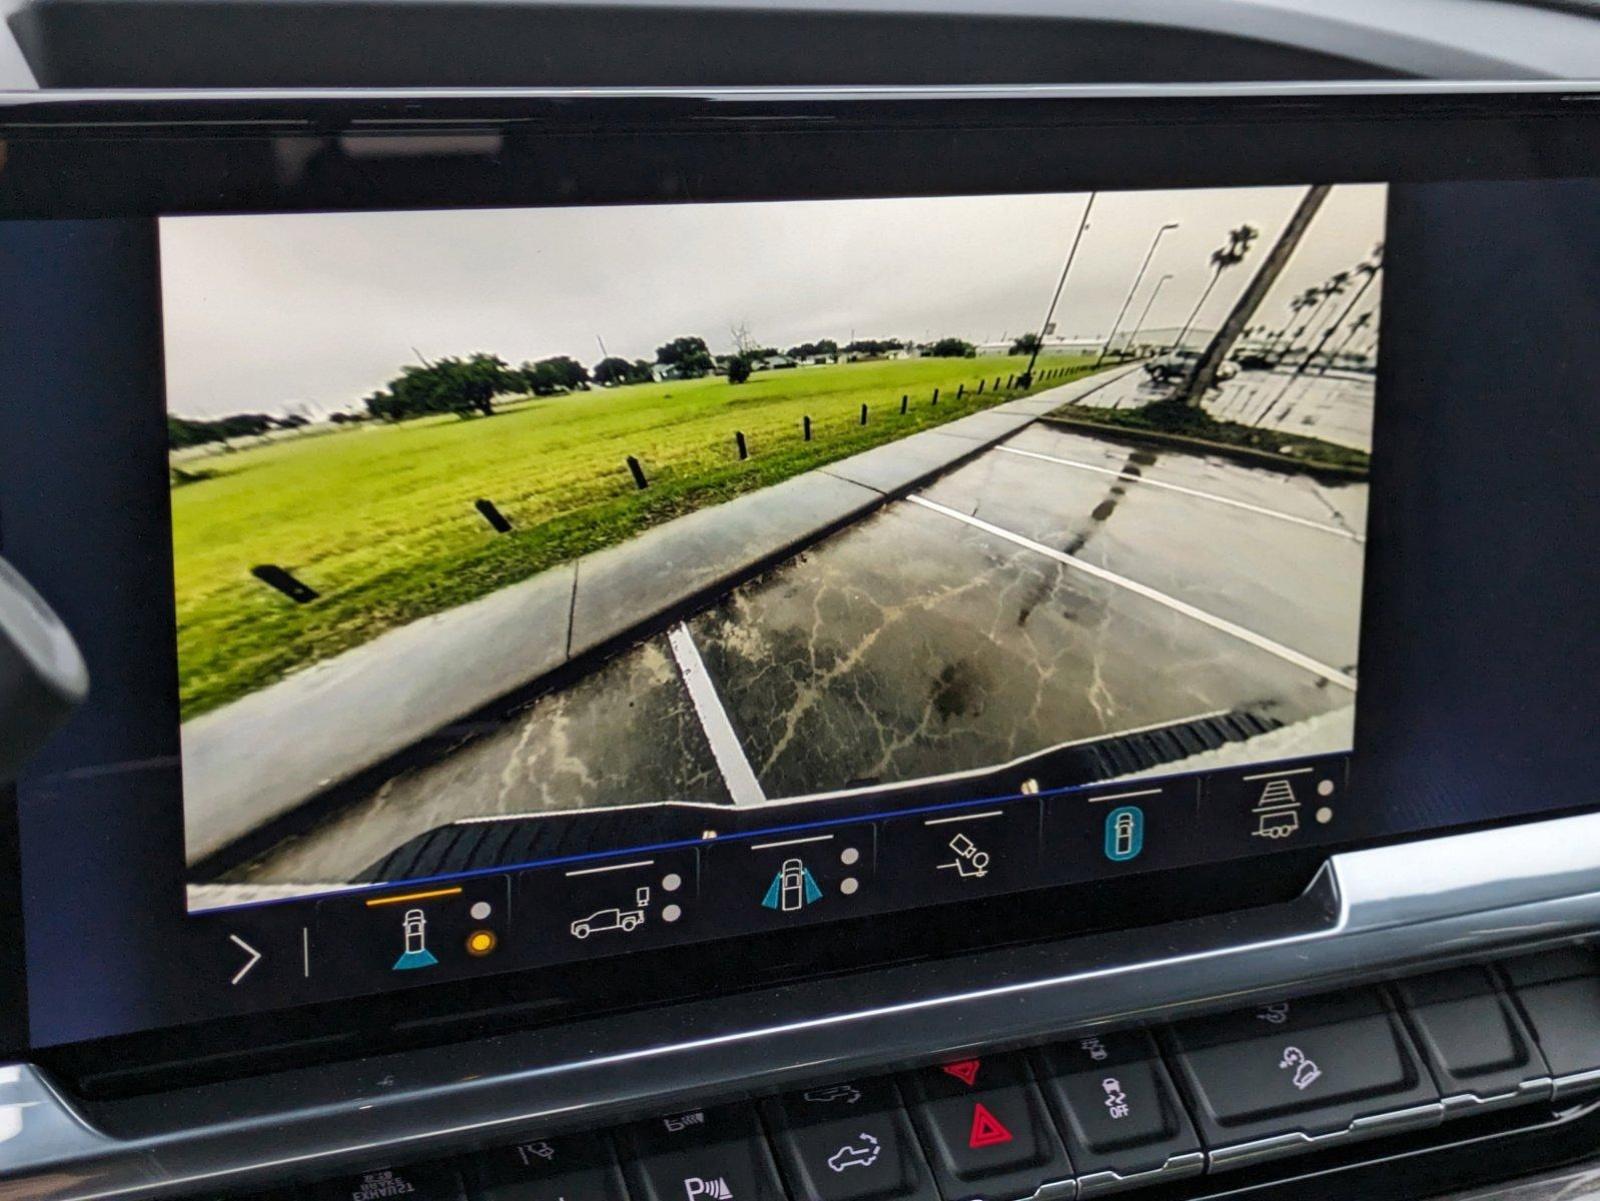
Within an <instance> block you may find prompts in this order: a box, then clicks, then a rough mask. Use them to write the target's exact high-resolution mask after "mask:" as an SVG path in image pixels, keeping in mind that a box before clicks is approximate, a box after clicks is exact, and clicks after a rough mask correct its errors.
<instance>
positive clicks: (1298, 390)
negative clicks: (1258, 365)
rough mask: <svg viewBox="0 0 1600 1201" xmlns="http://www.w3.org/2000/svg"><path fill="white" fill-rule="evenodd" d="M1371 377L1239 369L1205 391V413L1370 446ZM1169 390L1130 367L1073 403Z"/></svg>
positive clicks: (1115, 403)
mask: <svg viewBox="0 0 1600 1201" xmlns="http://www.w3.org/2000/svg"><path fill="white" fill-rule="evenodd" d="M1373 390H1374V389H1373V377H1372V376H1370V375H1358V374H1353V373H1349V372H1332V371H1330V372H1328V373H1327V374H1326V375H1318V374H1317V373H1316V372H1315V371H1310V372H1307V373H1305V374H1303V375H1298V376H1297V375H1295V374H1294V373H1293V372H1292V371H1289V370H1280V371H1241V372H1240V373H1239V374H1238V375H1236V376H1234V378H1233V379H1231V380H1226V381H1224V382H1223V383H1222V384H1220V385H1218V387H1217V388H1216V390H1215V391H1213V392H1211V393H1210V394H1209V395H1208V396H1207V397H1206V404H1205V408H1206V411H1207V412H1208V413H1210V414H1211V415H1212V416H1213V417H1216V418H1217V419H1219V420H1221V421H1236V422H1238V423H1239V424H1241V425H1262V426H1265V427H1266V428H1269V429H1279V430H1283V431H1284V432H1285V433H1290V434H1300V435H1302V436H1303V437H1307V438H1321V439H1323V440H1324V441H1326V442H1332V443H1335V444H1336V445H1339V446H1347V447H1351V448H1353V449H1355V450H1364V451H1368V452H1369V453H1370V452H1371V450H1372V398H1373ZM1170 391H1171V386H1170V385H1167V384H1157V383H1155V382H1154V381H1152V380H1151V379H1150V377H1149V375H1148V374H1146V373H1145V372H1143V371H1134V372H1130V373H1129V374H1127V375H1124V376H1122V377H1121V378H1119V379H1117V380H1114V381H1113V382H1111V383H1110V384H1108V385H1107V386H1106V387H1104V388H1101V389H1099V390H1098V391H1096V392H1093V393H1090V394H1088V395H1087V396H1085V397H1084V398H1083V399H1082V400H1080V401H1078V402H1077V403H1079V404H1082V405H1086V406H1092V407H1100V408H1112V409H1131V408H1137V407H1139V406H1140V405H1144V404H1148V403H1149V402H1151V401H1152V400H1160V399H1162V398H1163V397H1165V396H1167V395H1168V394H1169V393H1170Z"/></svg>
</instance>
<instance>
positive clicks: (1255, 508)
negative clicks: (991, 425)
mask: <svg viewBox="0 0 1600 1201" xmlns="http://www.w3.org/2000/svg"><path fill="white" fill-rule="evenodd" d="M995 449H996V450H1003V451H1005V452H1006V454H1008V455H1021V456H1023V457H1024V458H1028V459H1043V460H1044V461H1045V462H1046V463H1059V464H1060V465H1061V466H1063V467H1076V468H1078V469H1079V470H1081V471H1093V472H1096V473H1098V474H1100V475H1111V476H1115V477H1116V478H1117V479H1119V480H1131V481H1133V482H1136V483H1140V484H1144V485H1146V486H1148V487H1151V488H1161V489H1164V490H1165V491H1167V492H1181V493H1182V494H1183V495H1184V496H1194V497H1198V498H1199V499H1201V500H1209V501H1211V502H1213V503H1215V504H1219V505H1227V506H1228V507H1229V508H1233V509H1244V510H1245V511H1246V512H1249V513H1260V514H1261V515H1262V516H1263V517H1275V518H1277V519H1278V520H1279V521H1290V522H1293V523H1294V524H1295V525H1303V526H1305V527H1306V528H1307V529H1313V530H1321V531H1322V532H1323V533H1324V534H1335V535H1337V536H1338V537H1340V538H1348V539H1350V540H1351V541H1352V542H1357V543H1364V542H1365V541H1366V538H1365V537H1363V536H1362V535H1361V534H1357V533H1356V532H1355V531H1353V530H1347V529H1344V528H1342V527H1340V526H1336V525H1326V524H1324V523H1323V522H1320V521H1312V520H1310V519H1309V518H1306V517H1296V516H1295V515H1294V514H1293V513H1284V512H1280V511H1279V510H1277V509H1268V508H1264V507H1262V506H1261V505H1252V504H1249V503H1248V502H1246V501H1242V500H1234V499H1233V498H1232V497H1228V496H1218V495H1217V494H1216V493H1214V492H1202V491H1200V490H1199V489H1198V488H1185V487H1183V485H1181V484H1169V483H1166V482H1165V481H1163V480H1153V479H1151V478H1150V477H1149V476H1147V475H1130V474H1128V473H1127V472H1126V471H1118V470H1115V469H1114V468H1111V467H1096V466H1095V465H1094V464H1093V463H1080V462H1078V461H1077V460H1076V459H1062V458H1057V457H1056V456H1055V455H1046V454H1040V453H1039V452H1038V451H1036V450H1020V449H1018V448H1017V447H1015V446H997V447H995Z"/></svg>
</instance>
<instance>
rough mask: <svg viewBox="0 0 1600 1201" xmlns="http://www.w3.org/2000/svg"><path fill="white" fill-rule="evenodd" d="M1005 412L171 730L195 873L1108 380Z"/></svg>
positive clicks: (566, 574) (897, 446)
mask: <svg viewBox="0 0 1600 1201" xmlns="http://www.w3.org/2000/svg"><path fill="white" fill-rule="evenodd" d="M1126 370H1137V368H1136V367H1134V368H1129V369H1125V370H1124V371H1117V370H1115V369H1113V370H1111V371H1107V372H1103V373H1101V374H1099V375H1095V376H1090V377H1088V378H1086V379H1081V380H1075V381H1073V382H1072V383H1070V384H1065V385H1063V386H1061V387H1059V388H1051V389H1049V390H1047V391H1044V392H1040V393H1036V394H1034V395H1031V396H1027V397H1023V398H1021V399H1018V400H1012V401H1007V402H1005V403H1003V404H999V405H996V406H995V407H994V408H992V409H987V410H985V411H983V412H981V413H975V414H972V415H971V416H968V417H962V418H959V419H957V420H955V421H952V422H950V423H949V424H948V425H942V426H939V427H938V428H936V429H932V430H925V431H923V432H922V433H919V434H912V435H910V436H909V437H906V438H902V439H900V440H899V441H897V442H890V443H886V444H885V445H883V446H879V447H875V448H874V449H872V450H869V451H864V452H862V453H861V454H858V455H852V456H851V457H849V458H846V459H841V460H839V461H838V462H836V463H830V464H829V465H827V466H826V467H821V468H818V469H816V470H814V471H809V472H807V473H805V474H804V475H800V476H796V477H795V478H793V479H790V480H786V481H784V482H783V483H781V484H776V485H774V486H772V487H770V488H763V489H762V490H761V491H759V492H752V493H750V494H748V495H745V496H741V497H738V498H736V499H734V500H731V501H728V502H727V503H725V504H721V505H716V506H714V507H712V508H709V509H702V510H700V511H699V512H696V513H690V514H688V515H686V516H684V517H680V518H677V519H676V520H673V521H670V522H668V523H666V524H665V525H661V526H657V527H656V528H654V529H652V530H649V531H647V532H645V533H643V534H641V535H640V536H638V537H637V538H633V539H630V540H629V541H628V542H626V543H623V544H621V545H619V546H614V547H611V548H609V549H607V550H603V551H599V552H597V553H595V554H592V555H587V556H584V557H583V558H581V559H578V560H576V561H574V562H572V563H565V564H562V565H561V566H559V567H554V568H551V569H550V570H549V571H545V572H541V573H540V574H538V575H536V576H533V577H531V578H529V579H527V580H524V581H523V582H521V583H519V584H513V585H511V586H509V587H506V588H502V589H500V590H499V591H497V592H493V593H491V594H489V595H488V596H485V597H482V598H480V599H479V600H476V601H472V602H470V603H468V604H465V605H461V606H458V607H457V608H454V609H450V610H447V611H446V612H443V613H439V614H436V615H435V616H433V617H428V618H423V619H422V620H420V621H415V622H412V623H410V624H409V625H405V626H402V627H400V628H399V629H396V630H391V631H390V632H389V633H387V634H384V635H382V636H381V637H379V638H377V639H374V640H373V641H372V642H369V643H367V644H365V645H363V646H360V647H356V648H355V649H353V650H349V651H346V652H345V653H343V654H341V655H337V656H335V657H334V658H332V659H329V660H326V661H325V662H322V663H318V664H315V665H314V666H312V667H309V668H306V669H305V670H303V671H300V672H297V673H295V674H294V675H292V676H290V677H289V678H288V679H285V680H283V681H281V682H280V683H278V684H274V685H272V686H271V687H268V688H264V689H262V690H261V691H259V692H255V693H252V694H251V695H249V696H247V697H244V698H242V699H241V700H238V701H235V702H234V703H233V704H230V705H227V706H225V707H223V708H221V709H218V710H216V711H214V712H212V713H207V714H205V715H203V716H201V717H198V718H196V719H194V720H193V721H190V722H187V723H185V724H184V726H183V779H184V807H185V834H186V841H187V848H186V849H187V858H188V861H189V862H190V863H194V862H196V861H198V860H200V859H203V858H205V857H206V856H208V855H212V854H215V853H216V852H218V851H220V850H222V849H224V848H225V847H227V846H229V845H230V844H232V843H233V842H235V841H236V840H238V839H240V838H242V837H244V836H245V835H247V834H249V833H251V832H252V831H254V830H256V829H258V828H259V827H261V826H262V825H264V824H266V823H268V822H271V821H274V820H276V819H278V818H281V817H283V816H285V815H286V814H289V813H291V812H292V811H293V810H295V809H296V808H298V807H299V806H300V805H302V804H304V803H305V802H306V801H308V800H310V799H311V798H313V797H315V796H316V795H318V794H319V793H322V792H324V791H326V790H327V789H329V788H331V787H333V786H335V785H337V784H339V783H342V782H343V781H346V780H349V779H350V778H351V777H353V776H355V775H357V774H359V773H360V772H362V771H365V770H367V769H369V768H371V767H374V766H376V765H377V764H379V763H382V762H383V761H384V760H386V759H389V758H390V757H392V756H394V755H396V754H398V753H399V752H401V751H404V750H405V749H407V748H408V747H411V746H413V745H414V744H416V743H418V742H420V741H421V740H423V739H425V738H428V737H430V736H433V735H437V734H440V733H441V732H443V733H447V734H448V727H450V726H451V725H452V724H454V723H457V722H461V721H462V720H463V719H465V718H468V717H470V716H471V715H472V714H474V713H476V712H478V711H480V710H482V709H484V708H485V707H487V706H490V705H492V704H494V703H495V702H497V701H499V700H501V699H503V698H506V697H509V696H511V695H512V694H514V693H517V692H519V691H521V690H524V689H526V688H528V687H529V686H530V685H532V684H534V683H536V682H537V681H538V680H539V679H540V678H541V677H543V676H546V675H548V674H549V673H551V672H552V671H555V670H556V669H558V668H560V667H562V666H563V665H565V664H566V663H568V662H569V661H571V660H572V659H574V658H576V657H578V656H580V655H583V654H585V653H586V652H589V651H593V650H595V649H596V648H598V647H601V646H604V645H606V644H608V643H612V642H616V641H619V640H621V639H624V638H625V637H627V636H628V635H629V634H631V633H632V632H634V631H636V630H638V629H640V628H641V627H644V626H648V625H649V624H650V623H652V622H654V621H657V620H659V619H660V618H661V617H663V616H664V615H667V614H670V613H672V612H674V611H676V610H679V609H682V608H685V607H688V606H691V605H693V604H694V603H695V602H697V601H699V600H702V599H704V598H707V597H709V596H713V595H716V594H717V593H719V592H721V591H723V590H725V589H727V588H730V587H732V586H733V585H735V584H736V583H738V582H740V581H741V580H743V579H745V578H747V577H748V576H749V575H751V574H752V573H753V572H755V571H758V570H760V569H761V568H763V567H764V566H766V565H768V564H770V563H773V562H776V561H778V560H781V559H783V558H786V557H788V556H789V555H792V554H794V553H796V552H797V551H799V550H800V549H802V548H804V547H805V546H807V545H809V544H811V543H812V542H814V541H816V540H817V539H818V538H820V537H823V536H825V535H827V534H828V533H831V532H833V531H834V530H837V529H840V528H842V527H844V526H846V525H849V524H850V523H852V522H854V521H856V520H858V519H860V518H861V517H863V516H865V515H866V514H867V513H870V512H871V511H873V510H874V509H876V508H878V507H879V506H881V505H882V504H884V503H885V502H886V501H888V500H890V499H893V498H894V497H896V496H900V495H903V494H905V493H906V492H907V491H909V490H910V489H912V488H913V487H916V486H917V485H919V484H921V483H923V482H925V481H927V480H929V479H931V478H932V477H934V476H937V475H939V474H941V473H943V472H945V471H948V470H949V469H950V468H951V467H953V466H956V465H958V464H960V463H962V462H965V461H966V460H967V459H970V458H972V457H973V456H975V455H977V454H979V453H981V452H982V451H984V450H986V449H987V448H989V447H991V446H993V445H994V444H996V443H997V442H1000V441H1001V440H1003V439H1005V438H1008V437H1010V436H1011V435H1012V434H1015V433H1016V432H1017V431H1019V430H1021V429H1022V428H1024V427H1025V426H1027V425H1029V424H1031V423H1032V422H1033V421H1034V420H1035V419H1036V418H1037V417H1039V416H1041V415H1043V414H1044V413H1047V412H1049V411H1050V410H1052V409H1054V408H1057V407H1058V406H1060V405H1063V404H1066V403H1069V402H1070V401H1073V400H1077V399H1081V398H1083V397H1084V396H1086V395H1088V394H1089V393H1091V392H1093V391H1095V390H1096V389H1097V388H1101V387H1104V386H1105V385H1106V384H1108V383H1110V382H1112V381H1114V380H1116V379H1118V378H1120V376H1121V375H1123V374H1125V373H1126Z"/></svg>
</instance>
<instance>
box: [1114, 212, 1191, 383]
mask: <svg viewBox="0 0 1600 1201" xmlns="http://www.w3.org/2000/svg"><path fill="white" fill-rule="evenodd" d="M1177 228H1178V223H1177V222H1176V221H1168V222H1167V223H1166V224H1165V225H1163V226H1162V227H1161V228H1160V229H1158V230H1156V236H1155V238H1154V239H1153V240H1152V241H1151V243H1150V249H1149V250H1147V251H1145V255H1144V262H1142V263H1140V264H1139V271H1138V274H1136V275H1135V276H1134V277H1133V287H1131V288H1129V289H1128V295H1127V296H1126V297H1124V298H1123V301H1122V308H1120V309H1119V310H1117V319H1116V320H1115V321H1113V322H1112V323H1111V332H1110V333H1109V334H1107V335H1106V341H1105V345H1104V346H1102V347H1101V348H1100V357H1099V358H1098V359H1096V360H1095V361H1094V365H1095V366H1096V367H1098V366H1100V364H1101V363H1103V362H1105V361H1106V355H1108V354H1110V353H1111V343H1112V340H1113V339H1115V338H1116V336H1117V330H1119V329H1121V328H1122V319H1123V318H1124V317H1126V316H1127V315H1128V306H1129V305H1130V304H1132V303H1133V294H1134V293H1135V292H1137V291H1138V290H1139V284H1140V283H1141V282H1142V281H1143V280H1144V273H1145V271H1146V269H1147V268H1149V266H1150V260H1151V259H1153V258H1155V257H1156V247H1157V246H1159V245H1161V238H1162V236H1163V235H1164V234H1166V232H1167V231H1168V230H1169V229H1177ZM1130 344H1131V339H1130Z"/></svg>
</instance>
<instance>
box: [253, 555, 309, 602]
mask: <svg viewBox="0 0 1600 1201" xmlns="http://www.w3.org/2000/svg"><path fill="white" fill-rule="evenodd" d="M250 574H251V575H253V576H255V577H256V579H258V580H260V581H261V582H262V583H263V584H266V585H267V586H268V587H271V588H276V589H277V590H278V591H279V592H281V593H283V594H284V595H285V596H287V597H288V598H289V599H290V600H292V601H293V602H294V603H295V604H297V605H308V604H310V603H311V602H312V601H314V600H316V599H317V590H316V589H315V588H313V587H311V585H309V584H305V583H302V582H301V581H299V580H297V579H295V578H294V576H292V575H290V574H289V572H287V571H285V570H284V569H283V568H282V567H279V566H277V565H276V564H273V563H263V564H262V565H261V566H260V567H252V568H251V569H250Z"/></svg>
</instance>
